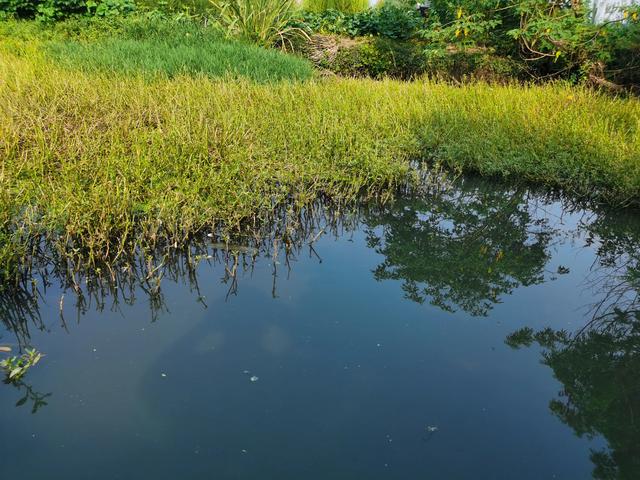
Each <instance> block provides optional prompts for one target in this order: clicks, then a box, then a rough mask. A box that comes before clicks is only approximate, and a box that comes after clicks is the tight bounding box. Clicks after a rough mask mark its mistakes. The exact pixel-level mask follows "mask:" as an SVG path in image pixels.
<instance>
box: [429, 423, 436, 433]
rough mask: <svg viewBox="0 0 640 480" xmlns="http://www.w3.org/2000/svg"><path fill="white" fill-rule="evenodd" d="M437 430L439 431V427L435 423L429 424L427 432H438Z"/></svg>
mask: <svg viewBox="0 0 640 480" xmlns="http://www.w3.org/2000/svg"><path fill="white" fill-rule="evenodd" d="M437 431H438V427H436V426H435V425H428V426H427V432H437Z"/></svg>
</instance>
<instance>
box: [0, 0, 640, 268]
mask: <svg viewBox="0 0 640 480" xmlns="http://www.w3.org/2000/svg"><path fill="white" fill-rule="evenodd" d="M21 1H22V0H12V2H13V3H11V4H9V3H6V2H7V0H5V3H3V4H1V5H2V9H3V11H5V12H8V13H9V14H10V15H11V16H18V17H27V18H38V19H40V20H41V21H39V22H25V21H16V20H7V21H4V22H2V23H0V37H1V38H2V40H1V41H0V52H1V53H2V55H0V105H2V109H1V110H0V134H1V135H0V157H1V158H2V170H1V173H0V187H1V188H0V259H1V260H2V262H3V265H2V266H1V267H0V270H2V271H3V272H6V273H11V271H12V268H15V267H16V265H20V264H21V263H22V262H23V261H24V260H25V258H27V257H28V254H29V249H30V248H31V247H33V246H34V245H38V244H39V242H40V240H41V236H42V235H44V236H45V237H46V238H47V239H48V240H50V241H51V242H53V244H54V245H57V246H58V248H59V249H60V250H61V251H64V252H68V251H72V252H75V253H77V254H82V255H83V256H85V257H86V258H87V259H88V261H89V263H90V264H91V263H92V262H93V261H95V260H96V259H105V258H109V257H111V256H114V255H119V254H121V253H122V252H125V251H134V250H135V249H136V247H140V246H147V247H148V246H151V247H153V246H154V245H156V244H157V243H164V244H167V245H179V244H182V243H184V242H185V241H186V240H187V239H188V238H189V237H190V236H191V235H194V234H198V233H201V232H206V231H215V232H216V234H221V235H228V234H232V233H237V232H240V231H246V227H247V226H248V225H253V226H255V225H257V224H260V223H262V222H265V221H269V219H270V218H271V217H270V215H271V214H272V213H273V212H274V211H275V210H276V209H278V208H280V207H282V208H291V209H292V212H296V211H300V209H301V208H302V207H303V206H305V205H308V204H309V203H310V202H313V201H314V200H316V199H318V198H323V199H332V200H333V201H335V202H338V203H342V202H351V201H353V200H356V199H359V198H371V197H376V198H381V197H382V198H389V197H390V196H391V195H393V194H394V193H395V192H396V191H397V189H398V188H399V187H400V186H401V185H406V184H407V182H408V183H409V184H410V183H411V179H412V178H413V174H412V173H411V165H413V164H415V161H416V160H425V161H428V162H430V165H437V166H439V167H447V168H449V169H453V170H456V171H459V170H463V171H475V172H480V173H482V174H486V175H495V176H508V177H511V178H515V179H518V180H524V181H532V182H538V183H543V184H546V185H549V186H552V187H562V188H564V189H566V190H567V191H570V192H572V193H575V194H577V195H580V196H584V197H589V198H594V199H598V200H603V201H608V202H611V203H614V204H619V205H629V204H636V205H637V204H638V203H639V199H640V162H639V161H638V158H639V152H640V131H639V129H638V125H639V118H640V105H639V104H638V102H637V100H635V99H633V98H627V99H624V98H622V97H620V98H612V97H609V96H606V95H604V94H602V93H598V92H595V91H593V90H590V89H588V88H586V87H584V86H578V87H576V86H573V87H572V86H570V85H569V84H568V83H562V84H560V83H552V84H549V85H546V86H545V85H541V86H533V85H532V84H524V85H523V84H521V83H516V82H515V81H513V79H512V80H510V81H508V82H506V84H505V85H503V86H498V85H497V84H494V85H489V84H482V83H481V84H470V85H468V86H465V87H463V88H458V87H452V86H451V85H449V84H446V83H441V84H439V83H435V82H434V81H433V80H428V79H426V78H423V79H422V80H421V81H416V82H409V83H402V82H395V81H391V80H385V81H382V82H376V81H370V80H355V79H339V78H321V76H320V75H314V74H313V72H312V67H311V64H310V63H309V62H307V61H305V60H304V59H301V58H299V57H296V56H292V55H285V54H284V53H281V52H278V51H277V50H275V49H265V48H260V47H258V46H255V45H251V44H250V43H255V44H258V45H262V46H263V47H264V46H280V47H283V48H285V49H287V50H290V49H291V48H293V49H295V50H296V51H298V52H305V54H306V55H307V56H310V58H312V59H313V60H314V61H316V63H318V64H320V65H321V66H322V65H324V64H326V62H325V60H326V59H324V60H323V59H320V60H318V58H316V57H313V48H314V47H313V46H314V45H316V46H317V38H318V36H317V34H316V33H314V32H322V31H325V30H329V28H328V27H327V25H329V24H330V22H329V20H328V19H329V18H334V19H335V20H334V21H333V31H334V32H337V33H339V34H340V35H339V36H338V37H337V38H339V40H338V42H344V41H348V42H351V44H352V45H357V53H355V54H354V52H353V51H351V53H348V54H346V55H341V54H340V52H337V53H336V55H335V58H334V59H333V60H332V61H331V62H328V63H329V64H333V65H340V66H341V67H340V70H341V71H342V72H344V73H347V74H349V75H361V74H362V75H369V74H371V73H372V72H373V73H375V75H373V76H376V77H381V78H382V77H385V76H389V74H391V75H392V76H398V77H401V78H409V77H415V76H417V75H419V74H420V73H425V71H426V70H425V65H428V64H429V61H431V60H429V59H430V58H432V57H430V56H429V55H427V54H426V53H425V50H424V49H425V45H426V46H428V49H435V48H437V47H438V45H441V44H439V43H438V42H437V41H436V39H435V37H434V38H431V39H430V40H429V41H428V42H427V43H425V41H426V40H425V22H426V21H428V22H434V21H435V20H434V18H431V19H428V20H424V19H422V18H419V17H418V16H417V14H416V13H415V12H414V11H413V10H407V7H406V6H402V5H397V4H395V5H394V4H387V5H386V6H383V7H382V8H379V9H375V10H365V11H363V12H360V13H355V14H350V13H349V14H345V13H336V12H334V11H325V12H321V13H307V14H304V15H302V14H300V12H299V11H298V10H297V9H296V8H295V7H294V5H293V2H291V1H289V0H262V1H261V2H253V3H251V2H248V0H225V1H219V2H214V4H213V5H212V6H211V9H207V12H209V14H210V15H211V17H208V16H205V17H206V18H204V17H201V16H197V17H195V18H189V16H188V15H187V14H186V13H184V12H183V13H182V14H180V15H178V16H177V17H176V16H175V15H174V16H173V17H171V15H170V14H168V13H166V11H164V12H160V11H158V10H157V9H155V10H154V9H149V8H150V7H148V6H147V7H143V6H138V7H136V8H139V9H140V10H144V12H143V13H141V14H140V13H139V14H136V15H131V16H123V11H124V10H123V9H122V8H120V7H118V5H120V6H122V5H123V4H122V3H121V2H120V0H117V1H116V0H113V1H111V0H110V2H109V3H108V4H107V3H105V4H104V5H105V6H104V8H100V9H99V8H98V6H96V5H93V4H91V6H90V5H89V4H88V3H78V4H77V5H80V6H79V7H78V9H77V10H78V12H82V11H84V13H83V14H82V15H78V14H77V13H78V12H76V10H74V9H71V8H67V7H69V5H70V4H67V3H56V4H55V5H57V6H56V8H57V10H56V12H57V13H55V15H48V16H47V15H44V14H43V11H44V10H43V9H44V8H45V7H44V6H43V5H50V4H49V3H38V2H36V3H32V4H29V5H31V6H32V7H33V8H31V10H28V9H27V8H26V6H25V5H26V4H23V3H20V2H21ZM7 5H9V7H7ZM74 5H75V4H74ZM101 5H102V4H101ZM107 5H109V10H108V12H110V13H108V12H107V10H106V9H107ZM194 5H195V4H194ZM116 7H117V8H116ZM436 7H437V4H434V10H433V12H432V14H433V15H434V16H435V15H436V14H438V15H445V13H446V11H448V10H446V11H445V13H438V10H437V8H436ZM74 8H75V7H74ZM145 8H146V10H145ZM83 9H84V10H83ZM168 10H170V9H167V11H168ZM98 12H101V13H100V14H99V13H98ZM43 15H44V16H43ZM501 15H502V14H501ZM331 16H333V17H331ZM62 17H71V18H67V19H66V20H64V21H60V22H50V21H48V20H47V19H50V18H62ZM169 17H171V18H169ZM454 17H455V18H454V21H462V19H464V18H465V13H464V10H460V11H458V13H454ZM203 18H204V19H203ZM438 18H440V20H438V21H440V22H444V21H445V20H444V19H443V17H441V16H439V17H438ZM474 18H475V17H474ZM474 21H475V20H474ZM633 21H634V20H633V18H631V19H630V20H629V21H628V22H627V23H626V24H625V25H627V26H626V27H625V28H629V32H635V31H636V30H634V29H633V28H635V23H633ZM340 22H342V25H345V26H344V27H341V26H340V25H341V23H340ZM630 22H631V23H630ZM494 23H495V21H494ZM432 25H433V23H432ZM442 25H443V27H442V29H444V28H445V27H444V25H445V24H444V23H442ZM617 25H621V24H620V23H619V24H617ZM632 27H633V28H632ZM342 28H344V29H346V30H344V31H341V29H342ZM446 28H449V27H446ZM496 28H497V27H496ZM549 28H550V27H549ZM442 29H441V30H442ZM430 31H431V32H432V33H433V32H436V31H440V30H438V29H435V28H432V30H430ZM627 33H628V32H627ZM627 33H625V35H627ZM454 36H455V37H458V36H459V34H455V32H454ZM467 36H469V35H467ZM352 37H353V38H352ZM495 37H496V38H502V37H500V36H499V35H498V34H496V35H495ZM487 38H489V37H487ZM340 39H341V40H340ZM238 40H240V41H238ZM314 42H316V43H314ZM451 42H453V41H451ZM617 45H618V46H620V45H622V44H621V43H618V44H617ZM467 47H468V45H466V44H461V45H459V46H455V45H454V48H453V51H454V55H457V53H459V52H460V51H462V50H463V49H466V48H467ZM447 48H449V50H451V45H450V46H449V47H447ZM474 48H475V49H476V50H477V47H474ZM620 48H621V51H622V50H624V48H627V47H624V46H622V47H620ZM634 48H635V47H634ZM310 50H311V52H310ZM338 50H340V49H338ZM445 50H446V49H445ZM474 51H475V50H474ZM480 51H483V52H485V53H486V51H485V50H480ZM380 52H383V53H384V55H383V56H381V55H380ZM399 52H400V54H398V53H399ZM485 53H482V55H485ZM496 54H497V51H496V52H492V53H491V55H490V56H489V57H487V58H497V57H496V56H495V55H496ZM487 55H489V54H488V53H487ZM554 58H555V60H554V61H555V62H558V61H560V60H559V59H560V58H562V54H561V55H555V54H554ZM611 58H613V57H611ZM381 59H382V60H384V61H382V60H381ZM545 61H546V60H545ZM552 63H553V62H552ZM489 64H490V65H492V66H494V67H495V66H496V65H498V66H499V65H501V64H500V63H499V62H492V61H489ZM408 69H412V70H411V71H410V74H407V71H408ZM601 73H602V72H601ZM507 78H508V77H507Z"/></svg>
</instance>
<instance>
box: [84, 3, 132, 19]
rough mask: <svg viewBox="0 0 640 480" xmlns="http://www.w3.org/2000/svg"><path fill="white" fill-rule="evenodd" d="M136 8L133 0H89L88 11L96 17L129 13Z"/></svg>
mask: <svg viewBox="0 0 640 480" xmlns="http://www.w3.org/2000/svg"><path fill="white" fill-rule="evenodd" d="M135 10H136V4H135V2H134V1H133V0H102V1H96V0H87V11H88V12H89V13H90V14H91V13H92V14H93V15H95V16H96V17H114V16H121V15H127V14H129V13H132V12H134V11H135Z"/></svg>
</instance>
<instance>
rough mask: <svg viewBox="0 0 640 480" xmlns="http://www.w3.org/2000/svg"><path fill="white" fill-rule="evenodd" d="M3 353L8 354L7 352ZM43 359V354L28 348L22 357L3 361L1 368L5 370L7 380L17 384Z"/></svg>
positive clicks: (18, 356)
mask: <svg viewBox="0 0 640 480" xmlns="http://www.w3.org/2000/svg"><path fill="white" fill-rule="evenodd" d="M3 351H4V352H6V351H7V350H3ZM9 351H10V350H9ZM42 357H43V355H42V353H40V352H38V351H37V350H36V349H35V348H28V349H26V350H25V352H24V353H23V354H22V355H15V356H13V357H9V358H5V359H4V360H1V361H0V368H1V369H2V370H4V372H5V375H6V376H7V380H9V381H10V382H17V381H18V380H20V379H21V378H22V377H23V376H24V374H25V373H27V371H28V370H29V369H30V368H31V367H33V366H34V365H35V364H37V363H38V362H39V361H40V360H41V359H42Z"/></svg>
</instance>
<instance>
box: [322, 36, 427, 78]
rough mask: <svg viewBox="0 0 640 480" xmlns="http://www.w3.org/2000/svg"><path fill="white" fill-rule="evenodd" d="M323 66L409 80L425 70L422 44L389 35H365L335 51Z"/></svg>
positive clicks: (352, 74) (351, 74) (354, 74)
mask: <svg viewBox="0 0 640 480" xmlns="http://www.w3.org/2000/svg"><path fill="white" fill-rule="evenodd" d="M321 66H322V67H324V68H326V69H328V70H331V71H332V72H335V73H337V74H340V75H342V76H347V77H370V78H376V79H381V78H385V77H390V78H397V79H402V80H409V79H411V78H414V77H416V76H418V75H420V74H421V73H423V72H424V66H425V63H424V56H423V54H422V48H421V47H420V46H418V45H416V44H414V43H411V42H403V41H398V40H393V39H388V38H369V39H364V40H362V41H360V42H358V43H355V44H353V45H352V46H350V47H347V48H343V49H341V50H340V51H338V53H337V55H336V57H335V59H334V60H333V61H331V62H325V63H324V65H321Z"/></svg>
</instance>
